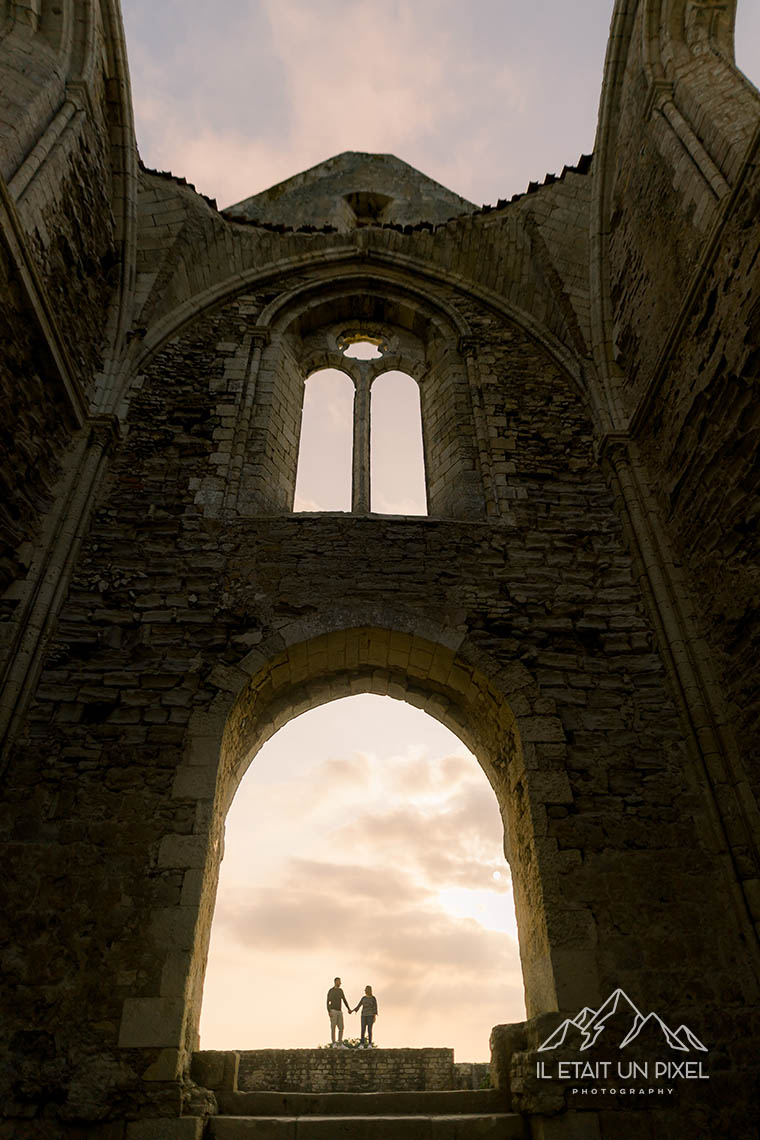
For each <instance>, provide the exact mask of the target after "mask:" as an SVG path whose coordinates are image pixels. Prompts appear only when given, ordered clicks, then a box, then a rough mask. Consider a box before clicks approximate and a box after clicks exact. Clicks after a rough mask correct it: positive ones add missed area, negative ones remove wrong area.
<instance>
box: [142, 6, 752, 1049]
mask: <svg viewBox="0 0 760 1140" xmlns="http://www.w3.org/2000/svg"><path fill="white" fill-rule="evenodd" d="M123 9H124V17H125V24H126V31H127V44H128V50H129V59H130V69H131V74H132V83H133V94H134V102H135V113H136V124H137V136H138V143H139V146H140V150H141V154H142V157H143V160H144V162H145V163H146V165H148V166H150V167H154V168H156V169H159V170H171V171H172V172H173V173H175V174H177V175H182V176H184V177H185V178H187V179H188V181H189V182H192V183H194V184H195V186H196V187H197V188H198V189H199V190H201V191H202V192H203V193H205V194H207V195H209V196H210V197H213V198H216V199H217V201H218V203H219V205H220V206H221V207H224V206H227V205H230V204H232V203H234V202H237V201H240V200H242V199H244V198H246V197H248V196H250V195H252V194H255V193H258V192H259V191H261V190H264V189H266V188H267V187H268V186H271V185H273V184H274V183H276V182H279V181H281V180H282V179H285V178H288V177H289V176H290V175H292V174H295V173H297V172H299V171H302V170H305V169H307V168H308V167H310V166H313V165H314V164H315V163H318V162H321V161H323V160H324V159H326V158H329V157H331V156H332V155H335V154H339V153H340V152H342V151H345V150H363V151H374V152H390V153H392V154H395V155H397V156H398V157H399V158H401V159H403V160H405V161H406V162H409V163H411V165H412V166H414V167H416V168H417V169H419V170H421V171H423V172H424V173H425V174H428V175H429V176H430V177H432V178H435V179H436V180H437V181H439V182H442V183H443V184H444V185H445V186H448V187H449V188H450V189H452V190H454V191H456V192H458V193H459V194H461V195H463V196H464V197H465V198H469V199H470V200H471V201H473V202H475V203H476V204H480V203H484V202H495V201H496V200H497V199H499V198H505V197H509V196H511V195H512V194H514V193H517V192H520V191H522V190H524V189H525V187H526V186H527V184H528V182H529V181H531V180H536V179H539V180H540V179H542V178H543V176H544V174H545V173H547V172H558V171H560V170H561V169H562V166H563V165H564V164H572V163H574V162H576V161H577V159H578V157H579V155H581V154H582V153H587V152H589V151H590V150H591V149H592V147H593V140H594V130H595V125H596V111H597V103H598V97H599V88H600V83H601V77H602V66H603V60H604V52H605V47H606V42H607V32H608V27H609V20H610V16H611V12H612V0H578V2H576V3H568V0H531V3H529V4H526V3H525V2H524V0H470V2H469V3H467V4H462V3H461V2H460V0H383V3H380V2H379V0H215V3H213V4H210V3H208V0H163V2H162V3H160V4H157V3H156V2H155V0H123ZM737 60H738V62H739V64H740V66H741V67H743V68H744V70H745V71H746V72H747V74H748V75H749V76H750V77H751V78H753V79H754V80H755V81H756V82H757V81H758V79H760V4H758V3H757V0H739V11H738V19H737ZM383 381H384V385H386V386H387V394H386V395H383V394H382V392H381V388H382V387H383V385H380V384H378V388H377V393H378V394H377V395H376V397H375V401H374V402H373V433H374V435H373V448H374V459H375V470H374V476H375V488H374V492H375V497H374V499H373V508H374V509H375V510H378V511H387V512H389V513H397V512H399V513H417V512H419V511H420V510H423V509H424V494H423V492H422V490H421V488H420V487H419V477H418V476H417V480H418V486H417V490H416V491H414V490H412V489H411V488H412V484H413V480H414V477H415V464H416V465H417V470H418V469H419V442H418V441H419V428H418V426H417V424H416V421H415V415H416V411H415V408H414V400H415V396H414V392H413V391H412V390H411V389H409V387H408V383H407V387H406V388H404V382H403V379H399V378H393V377H390V378H383ZM403 401H408V404H407V405H404V407H406V410H405V411H403V412H402V411H400V409H401V408H402V402H403ZM306 409H307V416H306V418H307V420H308V419H312V422H313V434H312V439H311V442H310V441H309V440H306V439H305V440H304V446H303V448H302V464H301V469H300V475H299V488H298V494H299V499H298V504H297V505H298V506H299V507H300V509H326V508H329V509H333V510H335V509H345V508H346V507H347V506H348V502H347V501H346V497H347V495H348V494H349V492H348V487H349V480H348V475H347V473H348V471H349V470H350V423H351V398H350V388H347V387H346V386H345V381H344V380H342V378H340V376H338V377H336V376H335V374H332V376H327V377H321V378H320V377H319V376H314V377H312V378H311V379H310V380H309V382H308V384H307V392H306ZM400 422H403V423H406V424H408V425H409V427H408V434H407V442H408V446H407V444H405V445H404V447H403V448H399V445H398V424H399V423H400ZM394 424H395V428H396V443H395V446H394V447H392V448H391V447H389V445H388V443H387V439H386V442H385V443H384V442H383V439H384V436H387V429H388V426H389V425H391V426H394ZM315 440H317V441H319V443H318V444H315V442H314V441H315ZM326 452H327V453H329V454H330V455H331V456H332V457H333V458H334V463H333V464H332V465H331V467H330V469H328V468H327V467H326V465H325V463H324V460H323V457H324V455H325V453H326ZM415 455H416V458H415ZM341 468H342V474H341V473H340V472H341ZM514 935H515V931H514V910H513V905H512V896H511V891H510V885H509V876H508V868H507V867H506V864H505V862H504V858H503V855H502V837H501V826H500V821H499V817H498V812H497V809H496V803H495V799H494V797H493V794H492V793H491V791H490V789H489V786H488V784H487V782H486V780H485V777H484V776H483V774H482V772H481V771H480V769H479V767H478V765H477V762H476V761H475V760H474V758H473V757H472V756H470V755H469V754H468V753H467V752H466V750H465V749H463V747H462V745H461V744H460V743H459V742H458V741H457V740H456V739H455V738H454V737H452V736H451V735H450V734H448V733H447V732H446V731H445V730H444V729H443V728H442V727H441V726H440V725H437V724H436V723H435V722H433V721H431V720H430V718H428V717H425V716H424V714H422V713H419V712H418V711H416V710H414V709H411V708H409V707H408V706H405V705H402V704H399V703H398V702H395V701H390V700H388V699H387V698H378V697H355V698H351V699H350V700H348V701H341V702H336V703H335V704H333V705H327V706H324V707H322V708H321V709H317V710H314V711H313V712H312V713H309V714H306V715H305V716H304V717H300V718H298V719H297V720H295V721H293V722H291V724H289V725H287V726H286V727H285V728H284V729H282V730H281V731H280V732H279V733H278V734H277V735H276V736H275V738H274V739H273V740H272V741H271V742H270V743H269V744H268V745H267V746H266V747H265V748H264V749H263V750H262V752H261V753H260V754H259V756H258V757H257V758H256V759H255V761H254V763H253V765H252V767H251V769H250V771H249V773H248V775H247V776H246V778H245V780H244V781H243V784H242V785H241V788H240V791H239V793H238V796H237V798H236V800H235V802H234V804H233V806H232V809H231V811H230V814H229V817H228V834H227V854H226V856H225V860H224V863H223V870H222V882H221V885H220V890H219V896H218V902H217V911H216V918H215V924H214V933H213V944H212V952H211V956H210V961H209V969H208V974H207V981H206V993H205V998H204V1007H203V1021H202V1045H203V1046H204V1047H205V1048H224V1047H235V1046H237V1047H249V1048H255V1047H264V1046H308V1045H314V1044H318V1043H320V1042H323V1041H324V1040H325V1038H326V1031H327V1020H326V1015H325V1012H324V994H325V992H326V989H327V987H328V985H329V984H330V982H331V979H332V978H333V976H334V975H335V974H336V973H339V974H340V975H341V976H342V978H343V980H344V985H345V989H346V992H347V996H348V998H349V1000H350V1001H351V1002H352V1004H355V1003H356V1001H357V1000H358V998H359V996H360V995H361V992H362V990H363V987H364V985H366V984H367V983H369V984H371V985H373V987H374V989H375V992H376V994H377V995H378V999H379V1004H380V1010H381V1015H380V1018H379V1020H378V1026H377V1039H378V1040H379V1041H381V1042H382V1044H385V1045H399V1046H402V1045H421V1044H439V1045H452V1046H454V1047H455V1048H456V1054H457V1057H458V1059H460V1060H478V1059H486V1058H487V1055H488V1033H489V1030H490V1027H491V1025H492V1024H494V1023H496V1022H497V1021H511V1020H520V1019H521V1018H522V1017H523V1016H524V1010H523V1006H522V988H521V982H520V971H519V963H518V959H517V950H516V943H515V940H514ZM357 1021H358V1019H357V1018H356V1017H355V1018H353V1019H349V1029H348V1032H351V1031H352V1030H355V1029H357V1028H358V1024H357Z"/></svg>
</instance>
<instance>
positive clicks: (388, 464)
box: [370, 371, 428, 515]
mask: <svg viewBox="0 0 760 1140" xmlns="http://www.w3.org/2000/svg"><path fill="white" fill-rule="evenodd" d="M371 416H372V418H371V435H370V439H371V464H370V470H371V479H370V486H371V503H372V506H371V509H372V511H373V512H375V513H377V514H383V515H426V514H427V513H428V511H427V492H426V488H425V459H424V451H423V445H422V416H421V413H420V390H419V387H418V385H417V382H416V381H415V380H414V379H413V378H412V377H411V376H409V375H407V373H405V372H396V371H393V372H384V373H383V374H382V375H381V376H378V378H377V379H376V380H375V381H374V383H373V385H372V412H371Z"/></svg>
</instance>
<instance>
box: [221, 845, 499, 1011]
mask: <svg viewBox="0 0 760 1140" xmlns="http://www.w3.org/2000/svg"><path fill="white" fill-rule="evenodd" d="M215 924H217V925H218V928H222V929H223V933H224V934H225V936H226V939H229V938H233V939H234V940H235V941H236V942H238V943H239V944H240V945H241V946H244V947H245V948H246V950H247V951H250V952H251V953H262V952H267V953H271V952H272V951H278V952H282V953H288V952H291V951H297V952H298V953H301V954H302V953H304V952H308V953H309V954H315V953H317V952H319V951H321V950H335V951H336V952H341V951H342V950H343V949H344V948H345V947H346V946H349V947H351V953H352V954H353V956H354V957H357V958H359V959H361V961H362V962H364V963H365V966H366V969H367V970H370V971H374V972H375V973H376V975H377V976H378V977H381V978H383V979H384V981H385V983H386V984H390V983H392V984H393V985H394V986H395V987H396V988H397V989H398V992H399V994H400V995H401V997H402V998H405V995H406V996H408V995H409V994H410V993H411V992H412V990H413V989H414V988H415V987H419V986H420V985H422V984H427V982H426V979H431V978H432V977H433V976H439V975H446V974H452V975H454V976H456V977H457V978H460V979H465V980H468V981H469V980H474V979H475V978H477V977H478V975H480V974H483V973H484V972H485V973H489V974H493V973H494V971H495V972H497V973H498V972H499V970H501V969H504V970H506V971H509V970H514V965H515V955H514V942H513V941H512V940H511V939H510V938H509V937H508V936H506V935H504V934H502V933H496V932H493V931H489V930H486V929H484V928H483V927H482V926H481V925H480V924H479V923H478V922H476V921H474V920H473V919H469V918H456V917H454V916H452V915H450V914H448V913H447V912H445V911H444V910H443V909H442V908H441V907H440V906H438V905H437V904H436V901H435V897H434V895H433V894H432V893H431V891H429V890H428V889H427V888H425V887H422V886H420V885H419V884H416V883H415V882H413V880H412V878H411V877H410V876H409V875H408V874H406V872H404V871H401V870H399V869H394V868H389V869H388V870H386V871H380V870H377V869H368V868H366V867H362V866H358V865H338V864H327V863H321V862H317V861H311V860H292V861H291V863H290V864H289V866H288V869H287V872H286V874H284V875H283V876H282V878H281V879H280V880H279V881H278V882H277V884H276V885H272V886H267V887H254V888H250V889H247V890H238V891H235V892H233V893H232V894H230V895H225V896H224V897H223V898H221V899H220V904H219V906H218V908H217V914H216V915H215Z"/></svg>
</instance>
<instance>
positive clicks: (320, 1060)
mask: <svg viewBox="0 0 760 1140" xmlns="http://www.w3.org/2000/svg"><path fill="white" fill-rule="evenodd" d="M191 1073H192V1078H193V1080H194V1081H196V1082H197V1083H198V1084H199V1085H202V1086H203V1087H204V1088H207V1089H211V1090H213V1091H214V1092H217V1091H226V1092H265V1091H274V1092H382V1091H393V1092H404V1091H406V1092H423V1091H426V1090H443V1089H456V1088H457V1080H458V1078H457V1074H456V1072H455V1067H454V1050H453V1049H255V1050H245V1051H230V1052H227V1051H216V1050H207V1051H203V1052H200V1053H195V1054H194V1055H193V1062H192V1069H191Z"/></svg>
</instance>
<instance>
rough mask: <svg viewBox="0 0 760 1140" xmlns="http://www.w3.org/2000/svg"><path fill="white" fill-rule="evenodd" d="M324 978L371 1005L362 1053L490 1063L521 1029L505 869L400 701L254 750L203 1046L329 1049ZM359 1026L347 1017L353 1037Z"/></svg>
mask: <svg viewBox="0 0 760 1140" xmlns="http://www.w3.org/2000/svg"><path fill="white" fill-rule="evenodd" d="M336 974H339V975H340V976H341V978H342V979H343V983H344V989H345V992H346V995H347V998H348V1000H349V1002H350V1003H351V1005H352V1007H353V1006H354V1005H355V1004H356V1002H358V999H359V997H360V996H361V994H362V993H363V991H364V986H365V985H366V984H370V985H372V987H373V990H374V993H375V994H376V996H377V998H378V1001H379V1004H380V1017H379V1018H378V1025H377V1027H376V1041H378V1042H379V1043H380V1044H381V1045H385V1046H387V1047H396V1048H398V1047H424V1046H431V1045H446V1046H453V1047H454V1049H455V1053H456V1056H457V1057H458V1058H459V1059H462V1060H468V1061H483V1060H487V1059H488V1056H489V1051H488V1050H489V1044H488V1042H489V1033H490V1030H491V1027H492V1025H493V1024H494V1022H495V1021H500V1022H503V1021H521V1020H523V1019H524V1017H525V1008H524V998H523V985H522V973H521V968H520V961H519V954H518V948H517V930H516V924H515V913H514V902H513V898H512V893H511V880H510V874H509V867H508V865H507V863H506V860H505V858H504V854H503V825H502V820H501V817H500V813H499V808H498V804H497V802H496V799H495V797H494V795H493V790H492V788H491V786H490V785H489V783H488V780H487V779H486V777H485V774H484V772H483V771H482V769H481V768H480V766H479V765H478V763H477V761H476V759H475V757H474V756H473V755H472V753H470V752H469V750H468V749H467V748H466V747H465V746H464V745H463V744H462V742H461V741H460V740H459V739H458V738H457V737H456V736H454V734H453V733H452V732H450V730H448V729H447V728H445V727H444V726H443V725H442V724H440V723H439V722H438V721H436V720H434V719H433V718H432V717H430V716H429V715H427V714H426V713H424V712H422V711H421V710H419V709H415V708H413V707H412V706H411V705H409V704H406V703H404V702H402V701H394V700H391V699H389V698H388V697H381V696H372V695H361V696H354V697H348V698H344V699H342V700H338V701H336V702H333V703H330V704H326V705H322V706H320V707H319V708H316V709H313V710H311V711H309V712H306V713H305V714H303V715H302V716H300V717H297V718H296V719H294V720H292V721H290V722H289V723H288V724H287V725H285V726H284V727H283V728H282V729H280V731H279V732H277V733H276V734H275V735H274V737H272V739H271V740H270V741H268V743H267V744H265V745H264V747H263V748H262V749H261V751H260V752H259V753H258V754H257V756H256V758H255V760H254V762H253V763H252V765H251V767H250V768H249V770H248V772H247V773H246V775H245V776H244V778H243V780H242V782H241V784H240V787H239V788H238V791H237V793H236V796H235V800H234V802H233V804H232V806H231V808H230V811H229V814H228V817H227V823H226V841H225V857H224V860H223V862H222V866H221V873H220V881H219V888H218V893H217V903H216V913H215V919H214V924H213V928H212V937H211V948H210V954H209V963H208V968H207V972H206V983H205V994H204V1004H203V1016H202V1020H201V1047H202V1048H204V1049H231V1048H265V1047H273V1048H299V1047H301V1048H305V1047H314V1046H316V1045H319V1044H323V1043H324V1042H325V1041H326V1040H327V1037H328V1025H327V1020H326V1017H325V1010H324V997H325V993H324V992H323V991H325V992H326V989H327V987H328V986H329V985H330V984H331V983H332V979H333V977H334V976H335V975H336ZM358 1032H359V1023H358V1016H356V1015H355V1016H353V1017H349V1016H348V1015H347V1016H346V1035H347V1036H349V1037H351V1036H357V1035H358Z"/></svg>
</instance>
